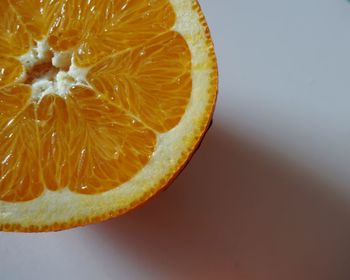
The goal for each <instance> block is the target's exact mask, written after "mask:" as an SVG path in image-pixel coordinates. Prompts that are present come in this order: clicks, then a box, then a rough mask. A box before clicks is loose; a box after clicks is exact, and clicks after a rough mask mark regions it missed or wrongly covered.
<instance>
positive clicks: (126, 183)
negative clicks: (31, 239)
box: [0, 0, 217, 231]
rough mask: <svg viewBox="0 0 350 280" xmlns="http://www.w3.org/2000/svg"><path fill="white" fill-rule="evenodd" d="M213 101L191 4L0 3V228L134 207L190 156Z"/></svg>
mask: <svg viewBox="0 0 350 280" xmlns="http://www.w3.org/2000/svg"><path fill="white" fill-rule="evenodd" d="M216 94H217V65H216V58H215V54H214V49H213V44H212V41H211V37H210V34H209V31H208V27H207V24H206V22H205V19H204V17H203V14H202V12H201V9H200V7H199V5H198V3H197V2H196V1H192V0H147V1H143V0H89V1H86V0H58V1H51V0H4V1H1V3H0V167H1V169H0V230H5V231H51V230H62V229H66V228H70V227H74V226H78V225H84V224H88V223H92V222H97V221H102V220H105V219H108V218H111V217H115V216H118V215H120V214H122V213H125V212H127V211H129V210H131V209H133V208H135V207H136V206H138V205H140V204H142V203H143V202H145V201H146V200H148V199H149V198H150V197H152V196H153V195H155V194H156V193H157V192H159V191H160V190H161V189H163V188H164V187H166V186H167V185H168V184H169V183H170V182H171V180H172V179H173V178H175V177H176V175H177V174H178V173H179V172H180V171H181V170H182V168H183V167H184V165H185V164H186V163H187V161H188V160H189V159H190V157H191V155H192V154H193V152H194V151H195V149H196V147H197V146H198V144H199V142H200V140H201V139H202V137H203V136H204V133H205V132H206V130H207V129H208V126H209V123H210V121H211V117H212V114H213V110H214V105H215V101H216Z"/></svg>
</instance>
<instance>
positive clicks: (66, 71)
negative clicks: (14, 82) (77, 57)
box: [20, 40, 89, 99]
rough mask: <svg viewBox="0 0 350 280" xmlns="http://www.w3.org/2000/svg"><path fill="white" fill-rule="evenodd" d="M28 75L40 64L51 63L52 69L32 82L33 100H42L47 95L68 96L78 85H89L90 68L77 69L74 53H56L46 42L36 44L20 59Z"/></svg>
mask: <svg viewBox="0 0 350 280" xmlns="http://www.w3.org/2000/svg"><path fill="white" fill-rule="evenodd" d="M20 61H21V62H22V64H23V66H24V68H25V70H26V75H25V76H24V79H26V78H27V77H28V73H29V72H30V71H32V69H33V68H34V67H35V66H37V65H40V64H44V63H51V65H52V67H51V68H50V70H48V71H47V72H45V73H42V74H41V75H40V76H39V77H35V78H34V79H33V80H32V81H31V83H30V84H31V86H32V98H33V99H41V98H42V97H43V96H45V95H47V94H58V95H60V96H63V95H66V94H67V93H68V92H69V89H70V88H71V87H73V86H77V85H85V86H86V85H87V82H86V74H87V72H88V70H89V69H88V68H81V67H77V66H76V65H75V63H74V55H73V52H72V51H65V52H56V51H54V50H52V49H50V48H49V46H48V44H47V42H46V40H43V41H38V42H36V46H35V47H33V48H32V49H31V50H30V51H28V52H27V53H26V54H24V55H23V56H21V57H20Z"/></svg>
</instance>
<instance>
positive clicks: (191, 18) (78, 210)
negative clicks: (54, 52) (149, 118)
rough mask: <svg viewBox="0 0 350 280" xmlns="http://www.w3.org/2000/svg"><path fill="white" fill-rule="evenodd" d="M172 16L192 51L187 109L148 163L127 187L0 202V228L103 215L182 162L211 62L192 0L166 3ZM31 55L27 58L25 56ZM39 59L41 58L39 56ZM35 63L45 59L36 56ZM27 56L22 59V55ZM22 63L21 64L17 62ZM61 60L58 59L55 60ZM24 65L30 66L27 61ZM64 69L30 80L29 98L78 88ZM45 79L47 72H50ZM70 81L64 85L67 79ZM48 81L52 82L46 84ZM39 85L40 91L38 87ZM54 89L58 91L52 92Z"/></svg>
mask: <svg viewBox="0 0 350 280" xmlns="http://www.w3.org/2000/svg"><path fill="white" fill-rule="evenodd" d="M170 2H171V3H172V5H173V7H174V10H175V12H176V14H177V22H176V24H175V26H174V27H173V30H175V31H177V32H179V33H180V34H181V35H182V36H183V37H184V38H185V39H186V41H187V43H188V45H189V48H190V50H191V53H192V65H193V66H192V79H193V83H192V87H193V89H192V95H191V100H190V102H189V105H188V107H187V110H186V112H185V114H184V116H183V118H182V120H181V122H180V123H179V124H178V126H176V127H175V128H174V129H172V130H171V131H169V132H167V133H164V134H159V135H158V143H157V147H156V150H155V152H154V155H153V157H152V158H151V160H150V162H149V163H148V164H147V165H146V166H145V168H143V169H142V170H141V171H140V172H139V173H138V174H137V175H136V176H135V177H133V178H132V179H131V180H130V181H128V182H127V183H124V184H123V185H121V186H119V187H117V188H115V189H113V190H110V191H108V192H104V193H101V194H97V195H81V194H77V193H73V192H71V191H69V190H68V188H65V189H63V190H61V191H56V192H52V191H49V190H45V192H44V193H43V194H42V195H41V196H40V197H39V198H37V199H34V200H32V201H28V202H22V203H8V202H3V201H0V224H7V223H10V224H21V225H22V226H23V227H26V226H30V225H37V226H41V225H48V224H52V223H64V222H67V221H70V220H84V219H87V218H89V217H95V216H99V215H103V214H105V213H106V212H107V213H108V212H109V211H113V212H116V211H118V209H125V208H128V207H129V206H130V205H131V204H133V203H135V201H138V200H140V199H142V198H143V197H144V196H145V194H146V193H154V192H155V191H156V190H155V189H154V188H155V186H159V183H160V182H161V181H162V180H164V179H167V178H166V175H167V174H166V173H165V171H166V170H169V172H170V171H171V170H172V171H173V170H175V169H176V167H178V164H179V160H180V159H182V156H183V154H184V153H186V152H187V151H188V150H189V149H190V148H191V147H192V145H193V143H194V142H195V140H196V139H197V138H198V137H199V136H200V135H201V133H202V129H203V128H202V127H201V125H202V124H203V120H204V119H205V118H208V116H207V114H206V112H207V111H206V110H207V107H208V105H210V102H212V99H211V96H210V92H209V88H210V86H211V84H210V83H211V75H212V74H213V64H212V63H209V61H211V59H210V58H209V56H210V50H209V48H208V45H207V44H206V41H207V38H206V34H205V28H204V27H203V26H202V25H201V24H200V21H199V14H198V12H197V11H196V10H194V9H193V1H192V0H170ZM39 47H42V48H43V50H45V48H46V46H43V45H40V44H38V48H39ZM30 56H31V54H29V58H30ZM40 56H41V58H40ZM38 57H39V59H47V58H45V55H42V54H40V50H39V55H38ZM27 58H28V57H27ZM66 58H67V57H64V56H62V57H61V58H59V57H58V56H56V58H55V56H54V57H53V58H52V64H53V65H54V66H58V67H57V68H64V67H60V66H59V64H60V63H61V62H62V61H63V60H64V59H66ZM21 59H22V62H23V61H24V60H25V58H24V57H22V58H21ZM61 59H62V60H61ZM27 60H28V61H29V62H28V63H27V65H26V64H25V67H26V68H27V67H32V66H33V65H31V61H30V59H27ZM70 62H71V65H70V67H69V69H68V71H63V70H62V72H63V73H61V74H59V73H60V72H58V73H56V74H57V75H56V76H55V77H54V81H51V80H52V77H51V76H50V77H43V78H42V80H38V81H35V82H34V83H33V88H34V87H37V88H38V91H37V93H35V94H33V96H34V97H35V98H40V97H41V96H43V95H45V94H48V93H50V91H52V90H54V89H55V91H54V92H55V93H58V94H65V93H66V89H67V87H70V86H71V85H72V83H74V84H84V83H85V75H86V73H87V71H88V70H87V69H80V68H78V67H76V66H75V65H74V63H72V62H73V61H72V60H71V61H70ZM50 75H51V74H50ZM67 75H69V76H70V77H72V78H73V79H74V81H72V83H71V84H70V83H69V81H67V79H68V80H70V77H68V76H67ZM49 82H53V83H49ZM40 87H41V88H40ZM56 90H58V91H56Z"/></svg>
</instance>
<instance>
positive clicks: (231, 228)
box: [92, 123, 350, 280]
mask: <svg viewBox="0 0 350 280" xmlns="http://www.w3.org/2000/svg"><path fill="white" fill-rule="evenodd" d="M316 177H317V176H316ZM347 201H349V200H347ZM347 201H346V199H345V197H342V198H339V197H337V196H336V193H335V191H334V190H333V189H332V186H330V185H327V184H325V183H322V182H321V180H318V179H317V178H315V176H313V177H311V175H308V174H305V173H304V172H303V171H302V170H297V168H293V167H291V166H290V165H289V164H287V163H285V162H284V161H283V160H279V159H278V158H277V157H276V156H274V155H271V154H268V153H267V152H264V151H262V150H261V149H259V148H258V147H256V146H254V145H253V144H249V141H248V140H243V139H241V138H240V137H238V136H237V135H230V134H229V133H228V132H227V131H225V127H224V125H222V124H221V125H220V124H219V123H216V124H215V125H214V126H213V128H212V129H211V130H210V132H209V133H208V135H207V137H206V139H205V140H204V142H203V144H202V147H201V149H200V150H199V151H198V153H197V154H196V155H195V157H194V158H193V160H192V161H191V163H190V165H189V166H188V167H187V168H186V169H185V171H184V172H183V173H182V174H181V175H180V176H179V177H178V179H177V180H176V181H175V183H174V184H173V185H172V186H171V187H170V188H169V189H168V190H167V191H166V192H163V193H161V194H160V195H159V196H158V197H156V198H155V199H153V200H152V201H151V202H149V203H147V204H146V205H145V206H143V207H141V208H139V209H137V210H136V211H134V212H132V213H129V214H127V215H125V216H123V217H120V218H118V219H114V220H111V221H108V222H105V223H102V224H98V225H94V226H93V228H92V230H93V232H94V234H98V236H99V238H104V239H107V240H108V243H109V244H110V246H111V247H112V248H113V249H114V250H118V247H119V246H120V244H123V248H124V250H125V248H127V250H128V252H130V254H131V256H132V258H135V265H139V266H144V267H143V268H142V269H144V270H145V271H149V273H150V275H152V273H153V272H154V273H156V274H161V275H163V277H165V278H163V279H185V280H186V279H191V280H192V279H201V280H203V279H220V280H221V279H237V280H241V279H242V280H243V279H244V280H246V279H247V280H248V279H249V280H265V279H266V280H296V279H298V280H323V279H324V280H328V279H329V280H331V279H337V280H345V279H350V268H349V265H350V258H349V256H350V209H349V205H347ZM145 279H146V278H145ZM147 279H148V278H147ZM150 279H151V278H150Z"/></svg>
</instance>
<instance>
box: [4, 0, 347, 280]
mask: <svg viewBox="0 0 350 280" xmlns="http://www.w3.org/2000/svg"><path fill="white" fill-rule="evenodd" d="M201 4H202V7H203V9H204V12H205V14H206V17H207V20H208V22H209V24H210V27H211V31H212V35H213V37H214V40H215V43H216V51H217V55H218V60H219V65H220V98H219V102H218V107H217V111H216V115H215V122H214V126H213V127H212V129H211V130H210V132H209V133H208V135H207V137H206V139H205V141H204V142H203V145H202V147H201V149H200V150H199V151H198V153H197V154H196V156H195V157H194V158H193V160H192V162H191V164H190V165H189V166H188V167H187V168H186V170H185V171H184V172H183V173H182V174H181V176H180V177H179V178H178V180H177V181H176V182H175V183H174V184H173V186H172V187H171V188H170V189H169V190H168V191H166V192H164V193H162V194H161V195H159V196H158V197H157V198H156V199H154V200H153V201H151V202H149V203H148V204H147V205H145V206H144V207H142V208H140V209H138V210H136V211H135V212H132V213H129V214H127V215H126V216H123V217H121V218H118V219H114V220H111V221H108V222H105V223H100V224H97V225H91V226H87V227H84V228H77V229H73V230H68V231H64V232H58V233H47V234H12V233H0V279H1V280H17V279H26V280H28V279H36V280H37V279H39V280H40V279H49V280H58V279H67V280H70V279H84V280H97V279H99V280H107V279H113V280H114V279H122V280H124V279H126V280H129V279H130V280H139V279H140V280H163V279H164V280H178V279H183V280H197V279H201V280H202V279H203V280H206V279H208V280H211V279H215V280H216V279H218V280H221V279H222V280H226V279H232V280H348V279H350V186H349V184H348V182H349V179H350V172H349V171H350V110H349V106H350V4H349V3H348V2H347V1H346V0H294V1H290V0H264V1H261V0H249V1H248V0H202V1H201Z"/></svg>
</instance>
